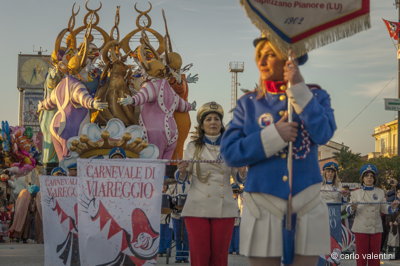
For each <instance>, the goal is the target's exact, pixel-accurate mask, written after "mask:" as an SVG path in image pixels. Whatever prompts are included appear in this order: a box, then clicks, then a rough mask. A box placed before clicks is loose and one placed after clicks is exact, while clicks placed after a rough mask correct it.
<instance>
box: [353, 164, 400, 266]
mask: <svg viewBox="0 0 400 266" xmlns="http://www.w3.org/2000/svg"><path fill="white" fill-rule="evenodd" d="M377 174H378V169H377V168H376V166H375V165H373V164H365V165H363V166H362V167H361V169H360V183H361V185H362V187H361V188H360V189H358V190H355V191H353V192H352V193H351V201H350V202H351V203H353V204H351V205H349V206H348V207H347V211H348V212H349V213H351V214H355V218H354V223H353V226H352V228H351V230H352V231H353V232H354V233H355V236H356V252H357V255H358V256H357V266H365V265H369V266H376V265H380V260H379V258H378V255H379V254H380V248H381V240H382V231H383V228H382V220H381V213H385V214H388V213H394V212H395V211H397V210H396V209H397V207H398V205H399V201H397V200H395V201H393V202H392V203H391V206H389V205H388V204H385V202H386V199H385V192H384V191H383V190H382V189H380V188H378V187H376V184H377V181H378V177H377ZM359 203H362V204H359ZM366 203H371V204H366Z"/></svg>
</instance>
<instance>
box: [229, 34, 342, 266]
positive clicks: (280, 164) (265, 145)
mask: <svg viewBox="0 0 400 266" xmlns="http://www.w3.org/2000/svg"><path fill="white" fill-rule="evenodd" d="M254 45H255V47H256V51H255V55H256V56H255V59H256V63H257V67H258V69H259V72H260V84H259V85H258V87H257V89H256V90H255V91H253V92H249V93H247V94H245V95H244V96H243V97H241V98H240V99H239V100H238V102H237V106H236V108H235V109H234V114H233V119H232V121H231V123H230V124H229V126H228V129H227V131H226V132H225V133H224V136H223V138H222V142H221V152H222V155H223V158H224V159H225V161H226V162H227V163H228V165H231V166H235V167H240V166H244V165H248V168H249V170H248V175H247V180H246V185H245V193H244V196H243V197H244V205H245V206H244V208H243V213H242V220H241V230H240V253H241V254H243V255H245V256H248V257H249V260H250V264H251V265H280V263H281V258H280V257H281V256H282V255H283V244H285V245H286V244H288V243H290V242H289V241H286V240H283V236H282V235H283V234H284V233H286V232H285V231H283V230H284V228H283V226H282V220H283V218H284V217H285V214H286V211H287V205H288V204H287V200H288V198H289V195H290V194H291V195H293V201H292V202H293V204H292V207H293V209H292V210H293V213H294V214H295V215H297V219H295V218H293V223H294V224H293V225H294V226H295V227H296V231H295V233H296V235H295V246H294V251H295V257H294V265H313V264H315V263H316V261H317V259H318V256H319V255H320V254H329V222H328V210H327V207H326V204H325V203H324V202H323V201H322V199H321V197H320V188H321V182H322V177H321V173H320V169H319V165H318V145H320V144H325V143H326V142H327V141H328V140H329V139H330V138H331V137H332V135H333V133H334V131H335V130H336V123H335V119H334V115H333V109H332V108H331V105H330V97H329V95H328V93H327V92H326V91H325V90H322V89H321V88H320V87H319V86H318V85H306V84H305V83H304V79H303V77H302V75H301V73H300V71H299V68H298V65H301V64H304V63H305V61H306V59H307V55H305V56H302V57H300V58H297V60H288V59H287V57H286V56H285V55H283V54H281V53H280V51H279V50H278V49H277V47H275V46H273V45H272V43H271V42H270V41H269V40H268V39H267V38H265V37H261V38H258V39H256V40H255V41H254ZM288 83H290V87H289V86H288ZM288 97H290V98H291V100H292V106H293V108H294V113H293V122H288V121H287V119H288V115H287V112H286V111H285V110H287V102H288V101H287V98H288ZM289 142H293V168H292V169H293V183H292V186H291V188H292V189H291V190H290V186H289V184H288V175H289V173H288V171H289V170H288V166H287V154H288V143H289ZM296 223H297V224H296ZM285 248H293V246H290V247H288V246H285Z"/></svg>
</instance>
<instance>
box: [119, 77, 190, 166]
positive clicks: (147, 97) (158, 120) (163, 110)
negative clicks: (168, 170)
mask: <svg viewBox="0 0 400 266" xmlns="http://www.w3.org/2000/svg"><path fill="white" fill-rule="evenodd" d="M119 103H120V104H122V105H128V104H132V105H135V106H137V105H140V106H141V109H140V117H139V125H141V126H142V127H143V128H144V136H145V140H147V141H148V142H149V143H151V144H155V145H157V147H158V149H159V151H160V155H159V157H158V159H171V157H172V154H173V153H174V150H175V147H176V141H177V139H178V128H177V126H176V122H175V119H174V112H175V111H178V112H188V111H190V110H193V109H195V103H193V104H192V105H191V104H190V103H188V102H187V101H185V100H183V99H182V98H180V97H179V96H178V95H177V94H176V93H175V91H174V90H173V89H172V88H171V86H170V85H169V83H168V81H167V80H166V79H152V80H150V81H148V82H146V83H145V84H144V85H143V87H142V88H141V89H140V91H139V92H138V93H137V94H135V95H134V96H133V97H130V96H128V97H126V98H121V99H119Z"/></svg>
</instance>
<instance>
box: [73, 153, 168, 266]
mask: <svg viewBox="0 0 400 266" xmlns="http://www.w3.org/2000/svg"><path fill="white" fill-rule="evenodd" d="M164 174H165V162H162V161H150V160H138V159H121V160H119V159H114V160H96V159H79V160H78V176H79V183H78V202H79V204H78V206H79V208H78V216H79V217H78V218H79V252H80V254H81V265H90V266H92V265H146V264H149V265H150V264H155V263H156V257H157V252H158V246H159V230H160V229H159V228H160V214H161V195H162V184H163V180H164Z"/></svg>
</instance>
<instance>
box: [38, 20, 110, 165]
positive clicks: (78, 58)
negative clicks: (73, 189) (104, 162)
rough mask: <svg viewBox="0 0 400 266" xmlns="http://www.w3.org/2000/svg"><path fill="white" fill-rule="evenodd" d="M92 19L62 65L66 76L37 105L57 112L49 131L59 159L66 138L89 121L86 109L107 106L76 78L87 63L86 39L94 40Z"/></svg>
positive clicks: (65, 153)
mask: <svg viewBox="0 0 400 266" xmlns="http://www.w3.org/2000/svg"><path fill="white" fill-rule="evenodd" d="M93 17H95V15H93V14H92V15H91V18H92V19H93ZM91 22H92V21H90V23H88V24H87V26H86V33H85V37H84V41H83V42H82V44H81V45H80V48H79V51H77V52H75V51H72V52H73V53H74V55H73V56H72V57H71V58H70V59H69V61H68V63H67V65H66V66H65V69H66V71H67V75H66V77H64V78H63V79H62V80H61V81H60V83H59V84H58V85H57V87H56V88H55V89H54V90H53V91H52V92H51V94H50V95H49V96H48V97H47V98H46V99H44V100H43V101H42V102H40V103H39V106H38V109H39V111H40V110H42V109H45V110H51V109H54V108H57V112H56V113H55V115H54V117H53V119H52V121H51V123H50V132H51V137H52V141H53V144H54V148H55V150H56V153H57V157H58V159H59V161H61V160H62V159H63V158H64V157H66V156H67V155H68V148H67V140H68V139H69V138H70V137H73V136H77V135H78V134H79V131H80V129H81V127H82V126H83V125H84V124H86V123H88V122H89V121H90V119H89V109H96V110H101V109H104V108H106V107H107V106H108V104H107V103H104V102H100V101H99V100H95V99H94V98H93V97H92V96H90V94H89V91H88V89H87V87H86V86H85V84H84V83H82V81H81V80H79V79H78V78H77V77H79V73H80V71H81V70H82V69H83V68H84V67H85V66H86V64H87V63H88V62H87V54H88V53H87V52H88V47H89V41H90V40H93V36H92V35H91V29H92V23H91ZM85 23H86V20H85ZM77 30H79V29H77ZM62 37H63V35H62V34H60V35H59V36H58V37H57V41H56V47H55V52H56V53H57V52H58V50H59V49H60V43H61V38H62ZM69 37H70V38H72V40H73V42H76V37H75V31H74V32H73V33H71V34H70V35H69Z"/></svg>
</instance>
